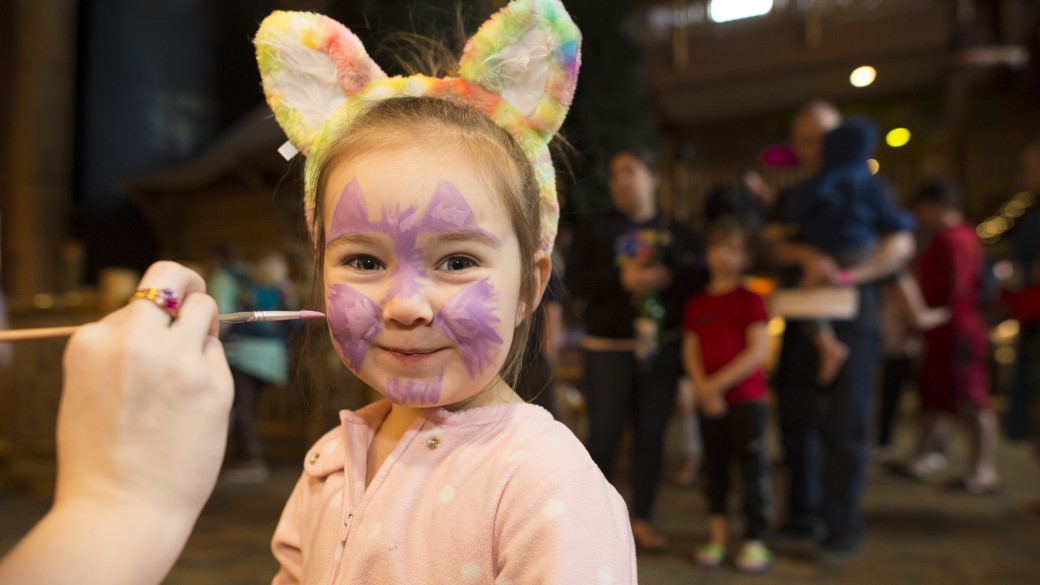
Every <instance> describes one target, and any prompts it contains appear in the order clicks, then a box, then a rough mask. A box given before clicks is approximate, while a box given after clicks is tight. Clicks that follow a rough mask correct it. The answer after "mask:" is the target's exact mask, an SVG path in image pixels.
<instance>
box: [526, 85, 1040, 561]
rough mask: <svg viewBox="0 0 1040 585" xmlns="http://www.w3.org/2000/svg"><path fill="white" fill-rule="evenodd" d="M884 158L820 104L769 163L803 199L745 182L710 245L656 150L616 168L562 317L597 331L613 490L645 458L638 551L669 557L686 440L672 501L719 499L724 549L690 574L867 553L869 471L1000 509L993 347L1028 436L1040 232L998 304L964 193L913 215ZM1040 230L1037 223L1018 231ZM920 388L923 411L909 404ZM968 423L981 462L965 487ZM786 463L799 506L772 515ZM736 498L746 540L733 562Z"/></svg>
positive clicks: (637, 493) (945, 181)
mask: <svg viewBox="0 0 1040 585" xmlns="http://www.w3.org/2000/svg"><path fill="white" fill-rule="evenodd" d="M877 140H878V136H877V130H876V128H875V125H874V124H873V122H872V121H871V120H869V119H865V118H856V117H844V116H843V115H842V113H841V112H840V111H839V110H838V109H837V108H836V107H835V106H833V105H832V104H830V103H828V102H824V101H814V102H811V103H808V104H806V105H805V106H804V107H803V108H801V109H800V110H799V111H798V112H797V113H796V114H795V116H794V117H793V119H792V122H791V134H790V141H789V145H787V146H785V147H783V149H781V150H782V153H781V154H783V156H780V157H777V153H776V151H775V149H774V151H773V152H771V153H770V157H771V158H773V159H777V158H779V159H781V160H784V161H787V162H785V163H784V164H793V165H797V166H798V169H797V170H798V171H799V176H801V177H803V180H802V181H801V182H800V183H798V184H797V185H795V186H794V187H790V188H778V187H777V186H773V185H769V184H768V183H767V182H766V181H764V180H763V179H762V177H761V176H760V175H758V174H757V173H754V172H749V173H746V174H745V175H744V178H743V180H742V181H741V183H740V184H737V185H718V186H716V187H715V188H713V189H712V190H711V191H710V192H709V194H708V195H707V196H706V197H705V198H704V200H703V207H702V209H701V212H700V214H699V215H698V217H699V218H700V220H701V221H700V222H698V224H697V225H688V224H684V223H680V222H676V221H673V220H671V219H669V218H668V214H666V213H665V212H664V211H663V210H662V209H661V206H660V202H659V200H658V186H659V182H660V177H659V174H658V167H657V163H656V159H655V157H654V151H653V150H652V149H648V148H647V147H646V146H645V145H626V146H624V147H622V148H620V149H618V150H617V151H616V152H615V153H614V155H613V157H612V158H611V160H610V166H609V169H610V181H609V189H610V195H611V198H612V202H613V205H612V207H611V208H610V209H607V210H604V211H602V212H598V213H594V214H589V215H584V216H582V217H581V218H580V220H579V221H578V222H576V225H575V226H574V228H573V233H572V236H571V238H569V239H568V240H567V242H568V248H567V249H566V250H565V251H564V253H563V254H562V258H563V259H565V260H566V261H565V262H563V263H558V271H559V274H558V276H560V277H561V282H562V283H563V287H562V289H561V290H562V293H557V294H554V299H560V298H562V299H563V302H564V303H565V306H570V307H573V308H574V310H575V314H576V316H577V319H576V321H575V322H576V323H577V324H578V326H579V327H580V328H581V329H582V334H581V337H580V342H579V344H580V348H581V375H582V378H581V379H580V382H578V383H579V384H580V385H581V387H582V390H583V396H584V400H585V414H586V415H587V424H588V428H587V436H586V439H585V442H586V446H587V447H588V449H589V452H590V454H591V455H592V457H593V459H594V460H595V461H596V463H597V464H598V465H599V466H600V468H601V469H602V471H603V472H604V474H605V475H606V476H607V477H608V479H611V480H612V481H619V480H621V479H622V478H621V477H620V476H621V475H622V474H619V473H618V462H619V458H620V456H621V453H622V452H625V453H628V454H629V456H630V465H629V466H628V468H627V469H628V472H627V473H626V474H624V475H623V478H624V480H625V481H627V482H631V490H630V491H629V492H628V493H630V494H631V496H630V501H629V504H630V510H631V516H632V527H633V534H634V536H635V539H636V544H637V546H638V547H639V548H640V549H642V550H644V551H662V550H665V548H666V546H667V543H668V535H667V534H664V533H662V532H661V531H659V530H658V529H657V528H656V527H655V523H654V506H655V499H656V496H657V493H658V491H659V488H660V486H661V484H662V481H663V474H664V470H665V467H666V465H665V462H666V456H665V455H666V453H665V436H666V431H667V429H668V427H669V424H672V423H673V422H674V424H676V425H677V426H678V427H679V429H678V435H679V436H680V437H681V441H680V442H681V445H682V446H681V453H679V454H678V455H679V457H680V460H681V462H680V464H679V466H678V469H677V470H676V472H675V473H676V475H675V481H676V482H677V483H680V484H682V485H699V486H702V487H703V489H704V492H705V496H706V501H707V504H708V505H707V509H708V517H707V518H706V523H707V526H708V534H709V538H708V540H707V542H705V543H704V544H703V545H702V546H699V547H698V548H697V549H696V550H694V551H693V552H692V556H693V558H694V560H695V562H696V563H698V564H699V565H701V566H704V567H708V568H712V567H716V566H719V565H720V564H722V563H723V562H725V561H727V560H730V558H731V557H732V560H733V562H734V564H735V566H736V567H737V569H738V570H741V571H745V572H750V573H756V572H762V571H765V570H767V569H768V568H769V567H770V565H771V564H772V561H773V552H772V550H773V548H774V545H776V544H778V543H781V542H792V541H804V542H809V543H812V544H813V545H814V546H815V549H816V551H817V553H818V555H819V558H820V559H821V560H832V561H838V562H840V561H842V560H844V559H847V558H849V557H851V556H853V555H855V554H856V553H857V552H858V551H859V550H860V548H861V546H862V543H863V539H864V537H865V535H866V534H868V531H869V526H865V523H864V520H863V517H862V513H861V502H862V499H863V494H864V490H865V489H866V483H867V472H868V469H869V466H870V465H872V464H876V465H881V466H883V467H884V469H885V470H886V471H887V473H890V474H892V475H893V476H895V477H899V478H905V479H906V480H908V481H925V480H931V479H932V478H939V479H941V480H942V481H941V482H940V483H941V485H942V487H943V489H945V490H952V491H958V492H962V493H968V494H973V495H979V496H982V495H987V494H993V493H995V492H997V491H999V490H1000V488H1001V480H1000V472H999V469H998V467H997V464H996V460H997V449H998V444H999V426H1000V425H999V422H998V414H997V411H996V410H995V408H994V406H993V401H992V398H993V394H994V393H995V392H996V391H995V389H994V388H993V387H992V382H991V381H992V380H993V375H992V372H991V363H992V359H991V355H992V351H991V344H990V329H991V327H992V326H993V325H994V324H995V323H996V322H997V321H1000V320H1004V319H1009V318H1010V319H1017V320H1018V323H1019V324H1020V327H1021V329H1020V330H1021V335H1020V337H1019V340H1018V343H1019V348H1018V351H1017V365H1016V375H1015V380H1014V384H1013V387H1012V388H1010V389H1008V393H1009V394H1010V395H1011V396H1010V399H1009V400H1008V401H1006V402H1005V404H1006V405H1007V407H1006V408H1005V409H1004V412H1003V414H1004V415H1005V416H1006V417H1007V420H1009V421H1010V420H1015V421H1023V420H1026V421H1028V420H1029V418H1030V414H1029V411H1030V410H1034V411H1035V405H1036V404H1037V403H1038V402H1040V401H1037V400H1036V399H1032V400H1030V394H1032V393H1034V392H1035V391H1034V388H1035V386H1036V385H1035V383H1034V381H1033V380H1034V377H1035V373H1034V372H1033V371H1031V370H1032V369H1035V368H1031V367H1030V356H1033V355H1035V352H1036V351H1037V350H1038V348H1037V347H1036V346H1037V334H1036V330H1037V326H1036V325H1035V323H1036V321H1037V317H1038V316H1040V311H1035V309H1037V308H1040V304H1034V303H1037V299H1040V296H1038V295H1037V290H1040V289H1037V288H1031V285H1033V284H1035V280H1036V278H1037V277H1040V274H1035V272H1036V271H1035V264H1036V261H1037V256H1038V255H1037V251H1038V250H1040V246H1038V245H1037V244H1038V242H1037V240H1036V237H1035V234H1036V233H1037V230H1036V229H1029V228H1028V227H1026V228H1025V229H1023V228H1021V225H1020V228H1019V229H1018V230H1017V231H1016V232H1015V234H1014V236H1015V237H1016V238H1017V240H1021V241H1016V244H1017V245H1016V250H1017V257H1016V258H1015V265H1014V267H1013V268H1012V270H1011V271H1010V272H1012V273H1013V274H1015V275H1016V279H1015V283H1014V284H1012V283H1011V282H998V279H997V278H996V277H995V276H994V270H993V264H994V261H993V259H992V258H990V257H989V256H988V255H987V253H986V250H985V248H984V245H983V243H982V241H981V240H980V237H979V236H978V235H977V229H976V226H975V225H974V224H972V223H970V222H969V221H968V220H967V218H966V217H965V215H964V213H963V211H962V209H963V195H962V194H961V192H960V189H959V188H958V185H957V184H956V183H955V182H954V181H952V180H951V179H949V178H945V177H935V178H933V179H930V180H928V181H926V182H924V183H922V184H921V185H919V186H918V187H917V189H916V190H915V192H913V193H909V194H904V197H902V198H901V200H902V201H903V202H904V203H903V204H902V205H901V204H900V203H899V202H898V201H899V200H900V198H897V197H896V194H895V193H893V192H892V189H891V188H890V187H889V186H888V184H886V182H885V181H884V180H883V179H882V177H881V176H879V175H878V174H877V169H876V168H871V166H870V165H869V164H868V162H869V159H870V158H871V157H872V156H874V150H875V148H876V146H877ZM764 162H768V161H764ZM750 166H751V165H750V164H749V167H750ZM1019 181H1020V183H1021V187H1022V188H1023V189H1024V190H1025V191H1027V192H1031V193H1033V194H1037V193H1038V192H1040V142H1038V143H1033V144H1030V145H1028V146H1026V147H1025V149H1024V150H1023V152H1022V154H1021V160H1020V175H1019ZM1033 215H1036V214H1035V213H1033ZM1029 221H1032V222H1033V223H1036V221H1037V218H1036V217H1032V216H1027V217H1023V218H1022V221H1021V222H1019V223H1020V224H1028V222H1029ZM776 337H779V338H780V339H779V341H780V344H779V345H780V350H779V353H778V355H773V352H772V351H771V348H772V347H774V345H773V342H774V341H777V340H776V339H775V338H776ZM551 343H553V344H555V345H551V346H550V347H552V348H556V347H559V342H557V341H552V342H551ZM539 387H540V388H546V387H549V386H548V385H546V384H542V385H541V386H539ZM911 387H912V388H915V389H916V398H917V399H916V400H905V395H906V394H908V393H907V392H906V389H907V388H911ZM1030 404H1033V405H1034V406H1033V407H1030ZM910 405H916V411H917V412H916V415H915V416H916V418H914V419H909V420H905V421H903V423H904V424H908V425H911V426H912V427H913V428H914V429H915V433H914V434H915V437H914V439H913V441H912V442H909V443H908V444H897V443H896V441H895V439H894V437H895V436H896V433H895V432H894V429H895V428H896V426H897V424H898V423H899V421H898V419H899V417H900V416H901V415H903V414H904V413H905V412H906V411H908V410H909V406H910ZM955 423H959V424H960V426H961V427H962V428H963V431H964V432H965V433H966V434H967V443H968V445H969V446H970V449H969V453H968V456H969V458H970V460H969V461H966V462H965V465H963V466H961V465H956V466H954V465H951V466H950V467H951V468H954V467H956V468H957V469H965V470H966V471H965V473H964V474H963V475H960V476H954V477H949V476H948V474H946V475H944V474H943V473H942V472H943V470H944V468H946V463H947V454H948V453H947V451H948V449H947V446H948V445H949V442H950V438H949V437H950V434H951V432H953V429H954V424H955ZM774 425H775V427H776V431H777V432H776V436H778V437H779V439H780V440H779V445H778V452H775V453H770V447H769V444H768V441H767V437H768V436H769V433H768V431H767V429H769V428H770V427H773V426H774ZM1021 426H1022V425H1021V423H1020V424H1019V426H1018V427H1017V428H1018V430H1017V431H1016V433H1017V435H1018V436H1019V437H1022V436H1024V435H1025V434H1027V433H1028V431H1027V430H1022V429H1021ZM628 429H630V435H628V434H626V433H627V432H628ZM629 436H630V440H631V448H630V449H625V448H624V445H625V444H626V440H627V438H626V437H629ZM774 457H775V458H776V460H778V461H780V462H781V465H780V466H779V467H778V469H779V471H780V473H781V474H782V475H783V476H784V477H783V481H781V482H778V483H777V485H783V486H785V489H783V491H782V493H778V494H775V495H774V494H773V490H774V488H773V486H774V482H773V479H772V477H771V471H772V468H773V464H772V461H773V458H774ZM734 474H735V475H734ZM731 475H733V477H731ZM734 477H737V478H739V480H740V481H739V482H738V483H734V482H733V478H734ZM735 494H740V497H741V500H742V505H741V507H740V510H741V514H742V520H743V522H742V523H741V526H742V533H741V534H740V535H739V536H740V538H739V539H736V540H737V542H738V546H737V548H736V549H735V550H734V551H733V554H732V555H731V554H730V552H729V547H730V545H731V541H733V540H734V539H733V538H731V537H730V534H729V531H728V530H727V526H728V522H727V520H728V519H727V510H728V509H729V506H728V500H729V499H730V496H731V495H735Z"/></svg>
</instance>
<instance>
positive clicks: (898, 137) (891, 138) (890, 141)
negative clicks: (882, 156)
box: [885, 128, 910, 148]
mask: <svg viewBox="0 0 1040 585" xmlns="http://www.w3.org/2000/svg"><path fill="white" fill-rule="evenodd" d="M907 142H910V131H909V130H907V129H906V128H893V129H891V130H889V131H888V134H886V135H885V144H887V145H889V146H891V147H892V148H899V147H900V146H906V143H907Z"/></svg>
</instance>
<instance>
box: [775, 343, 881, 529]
mask: <svg viewBox="0 0 1040 585" xmlns="http://www.w3.org/2000/svg"><path fill="white" fill-rule="evenodd" d="M835 333H837V335H838V338H839V339H841V341H842V342H844V343H845V344H846V345H848V346H849V359H848V361H846V362H845V365H844V366H843V367H842V369H841V372H840V373H839V374H838V377H837V378H836V379H835V380H834V382H832V383H831V384H829V385H828V386H826V387H822V388H821V387H820V386H819V384H817V382H816V371H817V351H816V347H815V346H814V345H813V343H812V340H810V339H809V338H808V337H807V336H806V335H805V333H804V332H803V331H802V328H801V327H792V326H790V325H789V326H788V327H787V329H786V330H785V332H784V342H783V348H782V349H781V353H780V363H779V364H778V366H777V371H776V398H777V410H778V413H779V415H780V417H779V418H780V435H781V438H782V440H783V445H784V458H785V461H786V463H787V476H788V481H787V506H786V512H787V522H788V523H789V524H790V525H792V526H801V527H814V526H816V525H817V524H818V523H819V521H820V520H822V521H823V525H824V527H825V528H826V530H827V535H828V538H830V539H834V540H838V541H849V542H858V541H859V540H860V539H861V538H862V535H863V517H862V513H861V510H860V503H861V499H862V497H863V491H864V489H865V487H866V480H867V464H868V453H867V452H868V433H867V426H868V423H869V419H870V414H871V398H872V397H873V383H872V376H871V374H872V373H873V371H874V368H875V366H876V364H877V357H878V349H879V346H880V340H879V338H878V336H877V334H876V333H875V332H871V331H865V330H862V329H856V328H854V327H851V326H849V325H848V324H846V323H836V324H835Z"/></svg>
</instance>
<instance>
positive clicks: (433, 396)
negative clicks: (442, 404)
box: [383, 370, 444, 406]
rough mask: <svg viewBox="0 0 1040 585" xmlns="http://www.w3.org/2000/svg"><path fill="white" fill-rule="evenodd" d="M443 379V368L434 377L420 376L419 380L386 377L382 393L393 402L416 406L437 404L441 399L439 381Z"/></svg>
mask: <svg viewBox="0 0 1040 585" xmlns="http://www.w3.org/2000/svg"><path fill="white" fill-rule="evenodd" d="M443 379H444V370H441V372H440V373H439V374H437V376H436V377H435V378H422V379H419V380H402V379H400V378H388V379H387V380H386V384H385V385H384V386H383V395H384V396H386V398H387V399H388V400H389V401H390V402H393V403H395V404H408V405H417V406H418V405H423V404H437V402H438V401H439V400H440V399H441V381H442V380H443Z"/></svg>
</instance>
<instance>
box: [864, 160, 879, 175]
mask: <svg viewBox="0 0 1040 585" xmlns="http://www.w3.org/2000/svg"><path fill="white" fill-rule="evenodd" d="M867 168H869V169H870V174H872V175H876V174H877V173H878V171H880V170H881V163H879V162H878V161H877V160H876V159H873V158H868V159H867Z"/></svg>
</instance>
